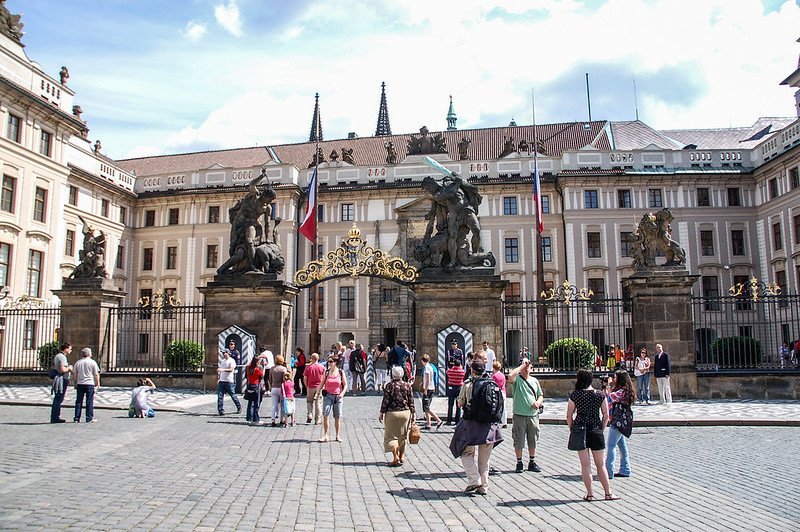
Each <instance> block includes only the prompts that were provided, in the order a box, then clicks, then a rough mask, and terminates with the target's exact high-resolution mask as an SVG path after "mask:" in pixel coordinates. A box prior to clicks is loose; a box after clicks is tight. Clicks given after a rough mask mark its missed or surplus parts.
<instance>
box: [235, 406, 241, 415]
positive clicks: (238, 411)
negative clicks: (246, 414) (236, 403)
mask: <svg viewBox="0 0 800 532" xmlns="http://www.w3.org/2000/svg"><path fill="white" fill-rule="evenodd" d="M236 413H237V414H241V413H242V407H241V406H240V407H239V408H237V409H236Z"/></svg>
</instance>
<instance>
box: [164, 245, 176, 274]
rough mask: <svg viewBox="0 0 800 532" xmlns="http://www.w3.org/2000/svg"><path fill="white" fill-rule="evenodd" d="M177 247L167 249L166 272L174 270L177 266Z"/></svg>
mask: <svg viewBox="0 0 800 532" xmlns="http://www.w3.org/2000/svg"><path fill="white" fill-rule="evenodd" d="M177 265H178V246H168V247H167V264H166V269H167V270H174V269H175V268H177V267H178V266H177Z"/></svg>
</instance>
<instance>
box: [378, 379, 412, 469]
mask: <svg viewBox="0 0 800 532" xmlns="http://www.w3.org/2000/svg"><path fill="white" fill-rule="evenodd" d="M403 373H404V372H403V368H401V367H400V366H395V367H393V368H392V381H391V382H390V383H389V384H387V385H386V386H384V389H383V401H382V402H381V413H380V415H379V416H378V421H380V422H381V423H384V429H383V452H385V453H392V461H391V462H389V463H388V464H387V465H388V466H389V467H397V466H399V465H400V464H402V463H403V462H405V457H406V438H407V436H408V429H409V427H410V426H411V424H412V423H414V414H415V412H414V391H413V390H412V389H411V385H410V384H408V383H407V382H403Z"/></svg>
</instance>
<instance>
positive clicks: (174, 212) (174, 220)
mask: <svg viewBox="0 0 800 532" xmlns="http://www.w3.org/2000/svg"><path fill="white" fill-rule="evenodd" d="M178 214H180V210H179V209H170V210H169V225H178Z"/></svg>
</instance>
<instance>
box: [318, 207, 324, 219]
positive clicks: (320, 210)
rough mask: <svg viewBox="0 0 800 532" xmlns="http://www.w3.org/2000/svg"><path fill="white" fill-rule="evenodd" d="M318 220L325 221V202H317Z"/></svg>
mask: <svg viewBox="0 0 800 532" xmlns="http://www.w3.org/2000/svg"><path fill="white" fill-rule="evenodd" d="M317 221H318V222H324V221H325V205H323V204H317Z"/></svg>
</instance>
